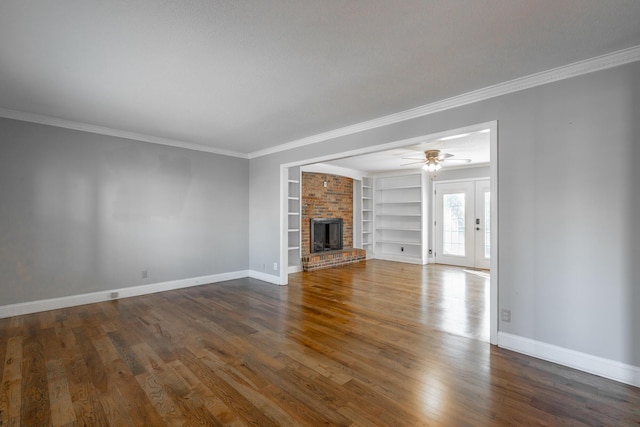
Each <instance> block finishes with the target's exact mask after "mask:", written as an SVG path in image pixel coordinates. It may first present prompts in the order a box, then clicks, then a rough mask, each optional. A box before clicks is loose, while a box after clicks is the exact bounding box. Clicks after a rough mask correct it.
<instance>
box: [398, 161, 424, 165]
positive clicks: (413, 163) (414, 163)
mask: <svg viewBox="0 0 640 427" xmlns="http://www.w3.org/2000/svg"><path fill="white" fill-rule="evenodd" d="M418 163H424V160H420V161H418V162H411V163H403V164H401V165H400V166H408V165H417V164H418Z"/></svg>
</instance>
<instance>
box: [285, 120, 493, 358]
mask: <svg viewBox="0 0 640 427" xmlns="http://www.w3.org/2000/svg"><path fill="white" fill-rule="evenodd" d="M482 129H489V130H490V132H489V136H490V158H491V163H490V165H489V179H490V180H491V279H490V291H489V293H490V297H489V301H490V302H489V305H490V307H489V310H490V325H489V342H490V343H491V344H494V345H497V344H498V273H499V270H498V260H499V256H500V254H499V248H498V233H499V228H498V196H499V193H498V121H497V120H494V121H490V122H485V123H479V124H476V125H471V126H466V127H462V128H457V129H451V130H447V131H444V132H437V133H432V134H428V135H422V136H418V137H415V138H409V139H404V140H400V141H394V142H388V143H384V144H379V145H374V146H371V147H365V148H359V149H356V150H350V151H345V152H342V153H335V154H329V155H325V156H320V157H315V158H310V159H305V160H298V161H294V162H288V163H282V164H280V280H279V282H280V284H281V285H286V284H287V283H289V278H288V276H289V273H288V269H289V266H288V263H289V258H288V248H287V244H288V239H287V233H288V230H287V221H286V220H287V217H288V208H287V203H286V202H287V189H288V182H287V180H288V171H289V168H290V167H293V166H304V165H308V164H312V163H320V162H326V161H330V160H337V159H340V158H344V157H350V156H357V155H361V154H369V153H375V152H378V151H385V150H390V149H392V148H401V147H407V146H410V145H416V144H419V143H421V142H424V141H425V139H439V138H444V137H447V136H452V135H458V134H461V133H469V132H475V131H478V130H482Z"/></svg>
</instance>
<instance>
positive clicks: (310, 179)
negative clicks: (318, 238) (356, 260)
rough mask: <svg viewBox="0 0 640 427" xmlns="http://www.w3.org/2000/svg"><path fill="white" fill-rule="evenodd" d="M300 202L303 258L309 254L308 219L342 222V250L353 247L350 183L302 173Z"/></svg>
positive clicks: (335, 178) (343, 178)
mask: <svg viewBox="0 0 640 427" xmlns="http://www.w3.org/2000/svg"><path fill="white" fill-rule="evenodd" d="M325 182H326V183H327V186H326V187H325V186H324V183H325ZM301 202H302V204H301V206H302V211H301V214H302V223H301V230H300V233H301V237H302V253H303V254H308V253H309V252H311V242H310V240H311V237H310V234H311V230H310V227H311V225H310V224H311V218H342V227H343V228H342V246H343V247H345V248H351V247H353V179H351V178H346V177H344V176H337V175H328V174H322V173H307V172H303V173H302V201H301Z"/></svg>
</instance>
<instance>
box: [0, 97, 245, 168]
mask: <svg viewBox="0 0 640 427" xmlns="http://www.w3.org/2000/svg"><path fill="white" fill-rule="evenodd" d="M0 117H4V118H7V119H14V120H20V121H23V122H31V123H38V124H41V125H49V126H56V127H60V128H65V129H73V130H79V131H82V132H90V133H95V134H98V135H108V136H115V137H117V138H126V139H132V140H134V141H143V142H151V143H153V144H160V145H169V146H171V147H178V148H186V149H188V150H196V151H204V152H207V153H213V154H220V155H222V156H231V157H240V158H241V159H248V158H249V156H248V155H247V154H246V153H241V152H239V151H233V150H223V149H219V148H215V147H210V146H208V145H203V144H196V143H194V142H185V141H178V140H175V139H169V138H160V137H158V136H152V135H145V134H142V133H136V132H129V131H126V130H120V129H113V128H108V127H104V126H96V125H90V124H86V123H81V122H74V121H71V120H64V119H58V118H56V117H49V116H43V115H40V114H31V113H24V112H22V111H15V110H7V109H5V108H0Z"/></svg>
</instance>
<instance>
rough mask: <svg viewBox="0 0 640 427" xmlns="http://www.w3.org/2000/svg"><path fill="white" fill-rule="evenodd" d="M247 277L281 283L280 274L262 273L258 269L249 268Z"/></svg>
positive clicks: (276, 283) (275, 283)
mask: <svg viewBox="0 0 640 427" xmlns="http://www.w3.org/2000/svg"><path fill="white" fill-rule="evenodd" d="M249 277H251V278H252V279H258V280H262V281H263V282H269V283H273V284H274V285H282V280H281V279H280V276H274V275H272V274H267V273H262V272H260V271H255V270H249Z"/></svg>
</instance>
